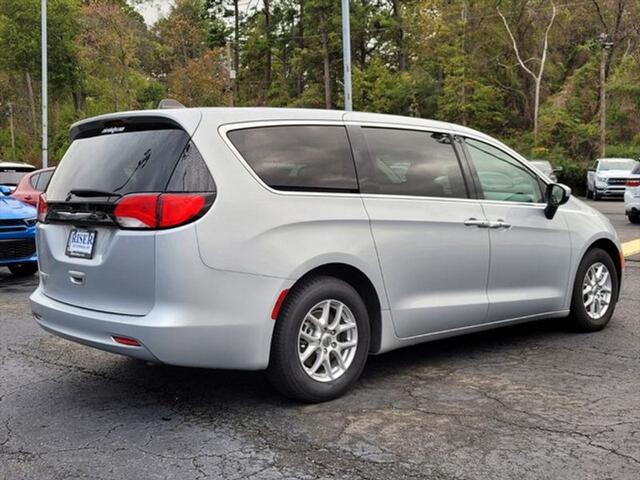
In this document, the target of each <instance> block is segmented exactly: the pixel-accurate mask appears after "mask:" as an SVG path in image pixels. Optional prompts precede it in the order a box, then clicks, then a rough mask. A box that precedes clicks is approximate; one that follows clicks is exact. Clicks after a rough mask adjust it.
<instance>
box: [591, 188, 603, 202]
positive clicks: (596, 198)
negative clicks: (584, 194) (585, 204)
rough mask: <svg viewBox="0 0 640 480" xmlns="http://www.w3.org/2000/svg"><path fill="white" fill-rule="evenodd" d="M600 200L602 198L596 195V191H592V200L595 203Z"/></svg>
mask: <svg viewBox="0 0 640 480" xmlns="http://www.w3.org/2000/svg"><path fill="white" fill-rule="evenodd" d="M601 198H602V196H601V195H600V194H599V193H598V191H597V190H594V191H593V199H594V200H595V201H596V202H597V201H598V200H600V199H601Z"/></svg>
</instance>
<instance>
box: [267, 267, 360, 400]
mask: <svg viewBox="0 0 640 480" xmlns="http://www.w3.org/2000/svg"><path fill="white" fill-rule="evenodd" d="M369 336H370V325H369V316H368V314H367V308H366V306H365V304H364V302H363V300H362V298H361V297H360V295H359V294H358V292H357V291H356V290H355V289H354V288H353V287H352V286H351V285H349V284H348V283H346V282H344V281H342V280H340V279H337V278H333V277H314V278H311V279H309V280H306V281H304V283H302V284H300V285H298V286H296V287H295V288H294V289H293V290H292V291H291V292H289V294H288V296H287V298H286V300H285V303H284V304H283V306H282V309H281V311H280V314H279V315H278V319H277V320H276V326H275V330H274V333H273V341H272V345H271V359H270V362H269V369H268V376H269V380H270V382H271V384H272V385H273V386H274V387H275V388H276V389H277V390H278V391H279V392H280V393H282V394H283V395H286V396H287V397H290V398H293V399H296V400H301V401H304V402H323V401H326V400H331V399H334V398H337V397H339V396H341V395H342V394H344V393H345V392H346V391H347V390H349V389H350V388H351V387H352V386H353V385H354V383H355V382H356V381H357V380H358V378H359V377H360V374H361V373H362V369H363V368H364V365H365V363H366V361H367V356H368V353H369Z"/></svg>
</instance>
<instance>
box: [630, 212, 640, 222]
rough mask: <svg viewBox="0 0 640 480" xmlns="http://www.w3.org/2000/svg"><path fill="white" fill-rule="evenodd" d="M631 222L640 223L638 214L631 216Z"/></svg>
mask: <svg viewBox="0 0 640 480" xmlns="http://www.w3.org/2000/svg"><path fill="white" fill-rule="evenodd" d="M629 221H630V222H631V223H640V215H638V214H635V215H629Z"/></svg>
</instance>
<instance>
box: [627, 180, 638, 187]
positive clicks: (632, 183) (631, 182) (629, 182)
mask: <svg viewBox="0 0 640 480" xmlns="http://www.w3.org/2000/svg"><path fill="white" fill-rule="evenodd" d="M627 187H640V178H638V179H637V180H636V179H634V180H627Z"/></svg>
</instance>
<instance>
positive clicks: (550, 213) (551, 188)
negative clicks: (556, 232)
mask: <svg viewBox="0 0 640 480" xmlns="http://www.w3.org/2000/svg"><path fill="white" fill-rule="evenodd" d="M569 197H571V189H570V188H569V187H567V186H566V185H563V184H561V183H551V184H549V185H547V206H546V207H545V208H544V216H545V217H547V218H548V219H549V220H551V219H552V218H553V217H554V216H555V215H556V212H557V211H558V207H559V206H560V205H564V204H565V203H567V202H568V201H569Z"/></svg>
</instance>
